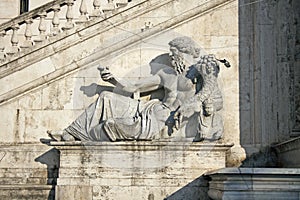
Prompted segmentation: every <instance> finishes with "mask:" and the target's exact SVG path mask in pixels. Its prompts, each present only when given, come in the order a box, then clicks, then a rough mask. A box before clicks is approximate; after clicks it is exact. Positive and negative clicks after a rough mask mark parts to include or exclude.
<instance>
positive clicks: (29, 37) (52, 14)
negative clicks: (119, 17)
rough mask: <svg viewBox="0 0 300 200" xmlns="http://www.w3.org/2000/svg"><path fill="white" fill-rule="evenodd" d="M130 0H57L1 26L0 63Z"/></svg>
mask: <svg viewBox="0 0 300 200" xmlns="http://www.w3.org/2000/svg"><path fill="white" fill-rule="evenodd" d="M128 2H130V1H128V0H105V1H100V0H79V1H76V0H55V1H52V2H49V3H47V4H45V5H43V6H41V7H38V8H36V9H34V10H32V11H30V12H27V13H24V14H22V15H20V16H18V17H16V18H14V19H12V20H10V21H8V22H6V23H3V24H1V25H0V63H1V62H2V63H3V62H5V61H6V60H7V59H8V58H9V57H11V56H13V55H16V54H18V53H20V52H26V51H28V50H27V49H29V48H30V47H32V46H35V45H38V44H39V43H42V42H43V41H45V40H51V38H53V37H55V36H56V35H58V34H60V33H61V32H67V31H68V30H70V29H73V28H75V27H76V26H78V25H79V24H82V23H85V22H88V21H90V20H94V19H95V18H100V17H101V18H106V17H108V16H110V15H111V14H113V13H115V12H117V10H118V9H119V8H121V7H124V6H126V5H127V4H128Z"/></svg>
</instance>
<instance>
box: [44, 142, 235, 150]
mask: <svg viewBox="0 0 300 200" xmlns="http://www.w3.org/2000/svg"><path fill="white" fill-rule="evenodd" d="M50 145H51V146H54V147H56V148H57V149H60V150H79V149H89V148H95V149H99V150H100V149H105V150H129V151H137V150H142V151H145V150H152V151H155V150H161V148H162V147H168V148H165V149H163V150H174V148H175V149H180V150H182V149H183V148H184V149H186V148H188V150H189V151H199V150H212V151H227V150H229V149H230V148H231V147H232V146H233V145H234V144H233V143H226V144H225V143H221V142H218V141H217V142H192V141H191V140H184V141H182V140H181V141H170V140H158V141H126V142H82V141H73V142H56V141H51V142H50Z"/></svg>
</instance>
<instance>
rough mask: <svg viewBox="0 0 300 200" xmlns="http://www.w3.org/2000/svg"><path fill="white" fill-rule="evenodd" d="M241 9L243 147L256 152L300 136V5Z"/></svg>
mask: <svg viewBox="0 0 300 200" xmlns="http://www.w3.org/2000/svg"><path fill="white" fill-rule="evenodd" d="M239 4H240V6H239V46H240V48H239V49H240V51H239V55H240V57H239V67H240V75H239V80H240V90H239V91H240V110H241V112H240V127H241V130H240V132H241V143H242V144H243V146H245V147H249V148H248V150H249V151H255V148H258V149H259V148H260V147H261V146H266V145H270V144H272V143H277V142H282V141H284V140H287V139H289V138H290V137H292V136H295V135H298V133H299V130H298V128H299V127H298V124H299V120H298V118H299V112H298V110H299V109H298V107H299V105H298V104H299V100H298V99H299V98H298V96H299V95H298V93H299V92H298V90H299V69H300V66H299V30H300V28H299V20H300V16H299V1H297V0H293V1H284V0H280V1H273V0H267V1H262V2H257V3H251V2H250V1H246V0H240V1H239ZM251 148H252V150H251Z"/></svg>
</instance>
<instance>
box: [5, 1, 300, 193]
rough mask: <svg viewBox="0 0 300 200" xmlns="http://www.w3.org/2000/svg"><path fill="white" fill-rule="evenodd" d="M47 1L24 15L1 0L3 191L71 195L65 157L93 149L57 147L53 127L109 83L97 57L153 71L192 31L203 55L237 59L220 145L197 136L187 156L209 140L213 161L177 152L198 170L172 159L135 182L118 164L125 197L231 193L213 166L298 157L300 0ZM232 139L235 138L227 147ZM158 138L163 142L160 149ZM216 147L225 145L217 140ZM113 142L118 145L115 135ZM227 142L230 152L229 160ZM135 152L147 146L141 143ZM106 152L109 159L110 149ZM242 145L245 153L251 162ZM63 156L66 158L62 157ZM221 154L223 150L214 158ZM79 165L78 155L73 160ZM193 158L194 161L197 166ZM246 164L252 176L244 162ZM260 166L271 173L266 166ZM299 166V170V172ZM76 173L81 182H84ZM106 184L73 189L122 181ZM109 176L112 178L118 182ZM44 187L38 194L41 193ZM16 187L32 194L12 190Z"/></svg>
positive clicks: (225, 83)
mask: <svg viewBox="0 0 300 200" xmlns="http://www.w3.org/2000/svg"><path fill="white" fill-rule="evenodd" d="M39 3H40V1H29V12H28V13H25V14H23V15H21V16H18V14H19V11H18V9H17V11H15V10H16V8H19V1H5V0H2V1H1V3H0V15H1V16H0V20H1V22H2V24H1V25H0V59H1V61H0V71H1V75H0V85H1V88H0V113H1V115H2V119H3V120H1V121H0V128H1V132H0V134H1V137H0V143H1V146H2V147H3V148H2V149H3V151H2V152H1V155H0V156H1V157H0V160H1V162H0V170H1V172H2V173H1V174H2V176H1V177H0V180H1V182H0V183H1V184H0V185H1V186H0V190H1V191H3V192H1V195H2V196H1V198H2V199H18V198H20V195H21V197H22V198H27V197H28V196H29V197H30V195H33V196H34V195H35V197H36V199H45V198H50V199H51V198H52V199H54V198H56V199H59V198H58V196H61V198H64V199H66V198H67V197H66V196H64V195H66V194H67V193H65V194H63V193H61V191H65V190H64V187H69V186H70V184H69V183H67V182H68V181H70V180H71V179H70V180H68V179H63V178H61V179H58V176H60V177H61V176H62V175H66V176H69V175H70V174H68V173H67V172H68V170H66V169H68V164H70V163H69V161H67V160H68V158H72V156H74V157H73V158H76V159H79V160H80V159H81V160H83V161H82V162H83V163H84V162H86V159H88V157H84V156H83V157H80V155H81V154H80V153H78V152H81V151H83V149H81V148H79V147H78V144H77V143H72V144H57V146H54V147H56V148H53V146H51V145H49V144H50V143H49V141H48V140H49V138H48V137H47V134H46V131H47V130H49V129H61V128H64V127H66V126H67V125H68V124H70V123H71V122H72V121H73V120H74V119H75V118H76V116H78V115H79V114H80V113H81V112H82V111H83V110H84V108H86V107H87V106H88V105H89V104H90V103H91V102H93V101H95V99H96V96H94V94H95V90H96V88H97V87H95V84H94V83H100V84H105V83H104V82H103V81H101V80H100V78H99V74H98V72H97V70H96V68H97V65H98V64H100V63H101V64H103V65H109V66H110V69H111V71H112V72H113V73H114V74H115V75H116V76H119V77H126V78H129V79H132V80H134V79H139V78H143V77H147V76H149V75H150V73H151V72H150V71H149V69H148V68H147V66H148V64H149V63H150V62H151V60H152V59H153V58H155V57H156V56H158V55H160V54H163V53H168V41H170V39H172V38H174V37H177V36H183V35H184V36H189V37H191V38H193V39H194V40H195V41H196V42H197V44H199V46H201V47H202V48H203V50H204V52H205V53H208V54H216V55H218V57H219V58H226V59H227V60H229V61H230V63H231V66H232V67H231V68H230V69H225V68H224V69H221V72H220V81H221V84H220V85H222V88H221V89H222V92H223V93H224V110H223V117H224V138H223V139H222V141H221V144H219V143H218V144H215V143H213V144H211V143H210V144H209V145H211V146H209V145H208V146H205V144H203V145H204V146H205V148H204V147H203V146H201V145H199V144H195V145H194V144H190V148H191V149H192V150H191V151H187V152H186V155H190V156H191V158H192V157H193V156H195V155H194V150H193V149H197V148H200V149H201V148H204V150H203V151H200V153H199V152H198V153H199V155H203V156H204V157H206V158H207V159H208V162H207V163H208V166H206V167H203V168H201V166H200V167H195V166H194V165H190V162H192V161H189V160H188V159H186V155H184V156H183V157H180V158H181V159H182V160H181V161H182V162H181V161H178V162H179V163H181V164H182V165H180V164H178V166H177V165H176V166H177V167H178V169H185V166H188V167H186V168H187V171H188V172H189V173H190V174H187V175H185V171H184V170H183V171H182V172H181V173H179V172H178V173H177V174H176V173H175V172H176V170H174V169H172V168H164V170H165V171H166V172H165V173H164V172H163V171H159V173H158V172H157V171H156V172H154V173H153V174H151V173H150V176H149V177H144V176H141V175H140V174H138V176H137V177H135V176H133V175H132V177H131V178H129V179H131V180H134V181H131V183H127V182H126V181H124V180H127V179H126V177H127V175H128V174H126V173H125V175H124V173H121V174H122V175H120V176H121V177H122V176H123V175H124V177H125V178H124V179H122V180H121V181H120V180H119V181H120V182H122V181H124V184H125V186H124V185H123V186H124V187H123V188H127V189H125V190H124V191H122V192H123V193H124V194H126V195H127V196H128V198H129V196H132V195H134V194H136V193H138V194H139V195H141V196H140V197H139V196H137V197H136V199H147V198H148V199H151V198H152V199H153V198H154V199H161V198H169V199H176V198H177V199H180V198H186V199H188V198H190V199H197V198H203V199H205V198H206V199H208V198H209V197H210V198H214V199H220V198H221V197H220V196H219V195H216V194H221V196H222V195H226V190H225V189H224V190H223V191H222V193H218V192H219V189H214V190H213V189H210V192H208V190H209V187H208V182H207V180H206V177H208V176H212V177H214V175H212V174H210V173H208V171H211V170H217V169H219V168H223V167H226V166H227V167H237V166H243V165H244V166H245V167H252V168H253V167H262V168H263V167H270V166H271V167H294V168H298V167H299V160H298V161H297V160H295V159H294V160H291V159H289V158H295V155H298V153H299V152H298V151H299V150H298V149H299V142H298V141H299V140H298V138H297V137H298V136H299V123H300V122H299V111H298V110H299V102H300V101H299V93H300V92H299V86H300V84H299V81H300V76H299V75H300V71H299V69H300V67H299V30H300V29H299V20H300V17H299V12H298V10H299V3H298V2H297V1H296V0H292V1H284V0H280V1H275V0H265V1H250V0H239V1H238V0H213V1H204V0H203V1H202V0H201V1H193V0H191V1H181V0H180V1H177V0H176V1H175V0H168V1H158V0H136V1H134V0H132V1H124V0H123V1H122V0H120V1H118V0H115V1H104V0H103V1H102V0H101V1H92V0H82V1H79V0H77V1H67V0H56V1H53V2H52V1H47V2H43V4H44V3H45V5H39ZM46 3H47V4H46ZM99 80H100V82H99ZM231 143H233V144H234V146H233V147H231V148H230V145H231ZM123 145H125V146H126V147H127V148H130V149H131V150H132V149H134V151H133V150H132V152H133V153H134V152H136V151H137V150H136V148H137V147H138V149H141V148H142V147H145V146H146V147H147V148H150V149H151V148H152V147H153V145H154V146H155V145H157V144H148V143H140V144H135V143H134V145H133V144H132V143H131V144H130V143H125V144H123ZM160 145H161V144H160ZM160 145H157V148H161V146H160ZM193 145H194V146H193ZM222 145H223V146H222ZM96 146H97V145H96ZM174 146H175V147H176V151H175V152H177V151H179V152H181V153H182V151H181V147H180V148H179V147H178V146H176V145H174ZM146 147H145V148H146ZM175 147H174V148H175ZM177 147H178V148H177ZM214 147H215V149H216V150H211V149H213V148H214ZM97 148H100V147H98V146H97ZM101 148H102V147H101ZM107 148H112V149H114V151H117V152H118V151H119V150H120V149H118V147H111V146H110V145H107ZM172 148H173V146H172ZM207 148H208V149H207ZM210 148H211V149H210ZM226 148H230V150H228V151H227V154H226V158H225V155H224V154H223V153H224V152H225V150H226ZM85 150H86V148H85ZM152 150H153V149H152ZM154 150H155V148H154ZM72 151H74V152H77V153H78V154H76V153H75V154H76V156H77V157H76V156H75V154H74V155H73V154H72V153H70V154H68V153H69V152H72ZM101 151H102V150H101ZM138 152H140V153H141V152H142V153H144V151H143V150H140V151H138ZM203 152H205V153H203ZM274 152H275V157H274V159H273V157H272V156H273V153H274ZM89 153H90V151H89V152H88V153H86V154H85V155H90V154H89ZM106 153H108V154H105V153H104V155H106V156H107V157H108V155H110V154H109V152H106ZM123 153H124V152H123ZM245 153H246V154H247V158H246V160H245V161H243V160H244V159H245ZM60 154H61V155H63V156H62V157H61V159H62V160H64V159H66V160H65V161H66V163H61V162H60V160H59V158H60V156H59V155H60ZM121 154H122V153H121ZM179 154H180V153H179ZM182 154H184V153H182ZM130 155H131V154H125V155H124V156H125V157H126V156H129V157H130ZM160 155H163V153H161V154H160ZM176 155H177V154H176ZM68 156H71V157H68ZM270 158H271V159H270ZM214 159H216V160H219V162H218V163H217V164H215V165H214V164H213V163H214V161H213V160H214ZM62 160H61V161H62ZM183 160H184V162H183ZM242 161H243V162H242ZM157 162H159V161H157ZM199 162H200V160H199ZM200 163H201V162H200ZM65 164H66V165H65ZM77 164H78V162H74V163H71V164H70V166H72V167H76V166H77ZM131 164H132V163H131ZM202 164H203V163H202ZM62 166H63V167H62ZM203 166H204V165H203ZM59 167H61V171H59ZM64 167H66V168H65V169H64ZM164 167H165V166H164ZM169 167H170V166H169ZM175 168H176V167H175ZM194 168H195V169H197V170H191V171H189V169H194ZM83 169H84V170H85V168H84V167H83ZM176 169H177V168H176ZM64 170H65V171H64ZM168 170H169V171H168ZM179 171H180V170H179ZM254 171H255V170H254ZM275 171H276V170H275ZM102 172H103V171H102ZM244 172H245V173H248V174H249V172H248V171H247V170H245V171H244ZM59 173H64V174H60V175H59ZM89 173H90V172H89ZM89 173H88V176H89V177H90V178H91V179H89V182H92V181H99V178H98V177H97V175H95V177H96V178H95V177H94V178H95V179H93V176H94V174H93V173H90V174H89ZM110 173H111V172H110ZM205 173H207V175H206V176H204V177H203V176H202V175H203V174H205ZM219 173H221V174H222V173H223V175H224V174H226V175H227V174H230V173H233V172H230V173H228V172H223V171H221V172H219ZM259 173H262V174H268V173H270V172H266V171H264V170H262V172H259ZM276 173H277V174H280V172H276ZM276 173H274V174H275V175H274V177H276ZM291 173H295V174H296V175H297V176H299V172H298V171H297V170H296V171H291ZM83 174H84V173H83ZM96 174H97V173H96ZM104 174H105V175H104V176H108V178H107V177H106V178H107V179H109V176H111V174H109V173H108V172H107V171H104ZM116 174H118V173H115V174H113V176H116ZM215 174H218V172H216V173H215ZM73 175H74V174H73ZM77 175H78V174H77ZM166 175H168V176H172V177H168V179H166V180H167V181H166V182H167V183H165V182H163V181H164V180H165V179H164V178H165V177H164V176H166ZM230 175H232V174H230ZM78 176H79V177H80V178H82V179H80V180H83V179H84V178H85V177H84V176H82V174H81V175H78ZM157 176H159V178H157ZM176 176H177V178H176ZM153 177H154V178H153ZM161 177H163V178H162V179H160V178H161ZM178 177H179V178H178ZM198 177H200V178H198ZM127 178H128V177H127ZM84 180H85V179H84ZM100 180H102V179H100ZM103 180H104V179H103ZM146 180H150V182H147V181H146ZM155 180H160V181H161V182H159V183H157V182H155ZM172 180H173V182H174V180H176V181H178V184H177V183H173V182H172ZM180 180H182V182H180ZM72 181H74V185H75V186H76V181H75V180H72ZM138 181H142V183H143V184H146V183H147V184H149V185H150V189H149V187H143V189H140V190H139V182H138ZM143 181H144V182H143ZM59 184H61V188H60V189H59V186H57V185H59ZM68 184H69V185H68ZM101 184H102V185H101ZM101 184H100V185H101V187H100V186H99V187H93V189H92V190H91V188H90V187H87V185H89V184H87V185H83V186H82V185H81V186H80V187H73V188H72V187H69V188H67V189H68V190H69V191H76V190H77V189H78V188H79V189H78V191H82V192H81V193H80V192H79V193H80V194H87V193H88V194H89V195H90V196H89V195H87V196H88V197H90V198H93V199H101V198H102V197H103V198H104V197H107V198H110V199H114V197H115V198H117V195H118V193H117V192H115V191H117V190H113V189H111V188H110V185H109V183H101ZM111 184H112V185H113V186H114V187H115V188H118V187H117V186H119V185H118V184H117V183H111ZM114 184H115V185H114ZM122 184H123V182H122ZM151 184H153V185H151ZM163 184H166V187H165V188H164V190H161V191H160V192H159V193H155V192H152V193H151V192H150V193H147V192H145V191H155V189H153V188H157V187H161V185H163ZM71 185H72V184H71ZM74 185H73V186H74ZM91 185H92V184H91ZM121 186H122V185H121ZM187 186H188V187H187ZM37 188H38V191H39V192H34V191H37ZM55 188H57V189H56V191H55ZM140 188H142V187H140ZM195 188H198V189H199V188H201V191H200V190H197V189H196V190H197V192H195ZM298 189H299V188H298ZM18 190H20V191H23V192H22V193H18V192H14V191H18ZM287 190H288V191H289V192H295V191H296V190H297V187H296V189H295V191H294V190H293V189H291V190H289V188H287ZM87 191H88V192H87ZM137 191H138V192H137ZM199 191H200V192H199ZM55 192H56V197H55ZM80 194H79V195H80ZM208 194H209V197H208ZM293 194H294V193H293ZM14 195H15V196H14ZM22 195H23V196H22ZM67 195H69V196H70V195H71V194H70V193H68V194H67ZM101 195H104V196H101ZM105 195H106V196H105ZM143 195H144V196H143ZM87 196H86V197H87ZM275 196H276V195H275ZM72 198H73V197H72V196H71V197H70V199H72Z"/></svg>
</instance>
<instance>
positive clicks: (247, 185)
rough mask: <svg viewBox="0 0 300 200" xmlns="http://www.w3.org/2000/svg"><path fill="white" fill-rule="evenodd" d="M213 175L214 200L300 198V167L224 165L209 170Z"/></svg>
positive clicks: (210, 183) (211, 195) (211, 189)
mask: <svg viewBox="0 0 300 200" xmlns="http://www.w3.org/2000/svg"><path fill="white" fill-rule="evenodd" d="M205 175H207V176H208V177H210V178H211V181H210V182H209V190H208V195H209V197H210V198H212V199H214V200H221V199H230V200H240V199H260V200H264V199H265V200H267V199H272V200H277V199H289V200H298V199H299V197H300V169H296V168H225V169H221V170H217V171H212V172H209V173H206V174H205Z"/></svg>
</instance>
